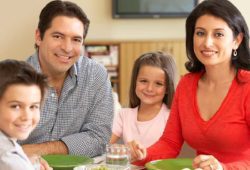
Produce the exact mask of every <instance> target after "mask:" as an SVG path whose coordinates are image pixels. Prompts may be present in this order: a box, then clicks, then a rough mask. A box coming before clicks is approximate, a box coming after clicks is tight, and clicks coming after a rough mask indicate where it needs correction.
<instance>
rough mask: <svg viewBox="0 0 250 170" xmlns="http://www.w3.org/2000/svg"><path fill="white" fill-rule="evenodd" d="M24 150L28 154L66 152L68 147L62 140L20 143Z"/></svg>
mask: <svg viewBox="0 0 250 170" xmlns="http://www.w3.org/2000/svg"><path fill="white" fill-rule="evenodd" d="M22 148H23V150H24V152H25V153H26V154H27V155H28V156H31V155H34V154H37V155H48V154H68V148H67V146H66V145H65V143H64V142H62V141H52V142H44V143H38V144H26V145H22Z"/></svg>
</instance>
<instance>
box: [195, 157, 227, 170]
mask: <svg viewBox="0 0 250 170" xmlns="http://www.w3.org/2000/svg"><path fill="white" fill-rule="evenodd" d="M193 167H194V169H195V170H223V167H222V165H221V163H220V162H219V161H218V160H217V159H216V158H215V157H214V156H212V155H198V156H197V157H195V158H194V160H193Z"/></svg>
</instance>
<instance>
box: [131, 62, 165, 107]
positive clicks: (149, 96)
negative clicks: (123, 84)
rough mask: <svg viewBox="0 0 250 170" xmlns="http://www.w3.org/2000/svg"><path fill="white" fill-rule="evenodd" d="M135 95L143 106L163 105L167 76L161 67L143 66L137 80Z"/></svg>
mask: <svg viewBox="0 0 250 170" xmlns="http://www.w3.org/2000/svg"><path fill="white" fill-rule="evenodd" d="M135 93H136V95H137V97H138V98H139V99H140V101H141V105H161V104H162V102H163V98H164V96H165V94H166V76H165V73H164V71H163V70H162V69H161V68H159V67H154V66H147V65H145V66H142V67H141V68H140V70H139V73H138V76H137V79H136V89H135Z"/></svg>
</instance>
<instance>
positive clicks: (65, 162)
mask: <svg viewBox="0 0 250 170" xmlns="http://www.w3.org/2000/svg"><path fill="white" fill-rule="evenodd" d="M43 158H44V159H45V160H46V161H47V162H48V164H49V165H50V166H51V167H52V168H53V170H73V169H74V167H76V166H80V165H86V164H91V163H93V159H92V158H89V157H86V156H75V155H45V156H43Z"/></svg>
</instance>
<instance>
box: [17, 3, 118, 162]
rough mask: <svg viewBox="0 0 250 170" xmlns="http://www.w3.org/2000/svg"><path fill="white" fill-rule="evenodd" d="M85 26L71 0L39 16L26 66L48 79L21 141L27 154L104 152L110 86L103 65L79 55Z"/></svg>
mask: <svg viewBox="0 0 250 170" xmlns="http://www.w3.org/2000/svg"><path fill="white" fill-rule="evenodd" d="M88 26H89V20H88V18H87V16H86V15H85V13H84V12H83V11H82V10H81V8H80V7H79V6H77V5H76V4H74V3H72V2H67V1H60V0H55V1H51V2H49V3H48V4H47V5H46V6H45V7H44V8H43V10H42V11H41V13H40V18H39V24H38V29H37V30H36V34H35V46H36V48H37V52H36V53H35V54H34V55H32V56H31V57H30V58H29V59H28V62H29V63H30V64H31V65H33V67H34V68H35V69H36V70H38V71H40V72H42V73H44V74H46V75H47V76H48V81H49V86H50V87H49V89H48V92H47V96H46V98H45V101H44V105H43V107H42V110H41V120H40V123H39V125H38V126H37V128H36V129H35V130H34V131H33V133H32V134H31V135H30V137H29V138H28V139H27V140H26V141H24V142H22V143H21V144H24V145H23V149H24V151H25V152H26V153H27V154H28V155H31V154H40V155H46V154H75V155H86V156H90V157H93V156H96V155H100V154H102V153H103V152H104V149H105V145H106V144H107V143H108V141H109V138H110V135H111V125H112V119H113V99H112V88H111V85H110V81H109V78H108V75H107V72H106V70H105V69H104V67H103V66H100V65H99V64H97V63H95V62H94V61H93V60H91V59H88V58H87V57H80V56H81V55H82V53H83V47H82V46H83V43H84V39H85V37H86V34H87V31H88ZM27 95H28V94H27Z"/></svg>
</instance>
